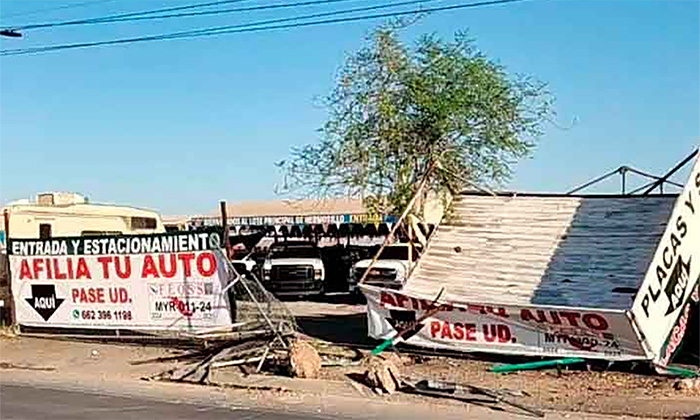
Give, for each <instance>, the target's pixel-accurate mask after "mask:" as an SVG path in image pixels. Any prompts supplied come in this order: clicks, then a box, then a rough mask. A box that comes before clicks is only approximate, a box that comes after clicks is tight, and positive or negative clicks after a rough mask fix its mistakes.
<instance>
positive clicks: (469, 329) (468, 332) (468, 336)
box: [464, 324, 476, 341]
mask: <svg viewBox="0 0 700 420" xmlns="http://www.w3.org/2000/svg"><path fill="white" fill-rule="evenodd" d="M464 330H465V334H464V339H465V340H466V341H476V335H475V334H476V324H465V325H464Z"/></svg>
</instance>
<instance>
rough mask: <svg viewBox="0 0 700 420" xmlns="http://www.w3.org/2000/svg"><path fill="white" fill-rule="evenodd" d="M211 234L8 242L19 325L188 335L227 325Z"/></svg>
mask: <svg viewBox="0 0 700 420" xmlns="http://www.w3.org/2000/svg"><path fill="white" fill-rule="evenodd" d="M219 244H220V237H219V235H218V234H216V233H212V232H209V233H202V232H200V233H192V232H190V233H177V234H162V235H139V236H110V237H99V238H55V239H51V240H45V241H38V240H11V241H10V246H9V251H10V266H11V274H12V290H13V294H14V299H15V310H16V315H17V323H18V324H20V325H24V326H34V327H61V328H88V329H89V328H119V329H135V330H138V329H149V330H173V331H190V332H194V331H196V329H198V328H210V327H217V326H223V325H228V324H231V323H232V320H231V315H230V314H231V311H230V307H229V302H228V299H227V298H226V296H224V295H222V293H221V292H222V290H223V288H224V287H225V286H226V284H227V283H228V278H229V277H228V275H227V269H226V266H225V264H224V261H222V260H221V259H220V258H219V257H218V255H220V254H217V253H216V252H214V251H213V249H215V248H217V247H218V246H219Z"/></svg>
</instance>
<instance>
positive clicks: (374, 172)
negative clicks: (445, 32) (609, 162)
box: [281, 27, 553, 213]
mask: <svg viewBox="0 0 700 420" xmlns="http://www.w3.org/2000/svg"><path fill="white" fill-rule="evenodd" d="M552 102H553V100H552V97H551V95H550V94H549V93H548V91H547V90H546V86H545V85H544V84H543V83H540V82H538V81H536V80H534V79H532V78H531V77H526V76H520V75H509V74H508V73H507V72H506V70H505V69H504V67H502V66H501V65H499V64H498V63H496V62H495V61H493V60H491V59H489V58H488V57H486V56H485V55H484V54H482V53H481V52H479V50H478V49H477V48H476V47H475V45H474V43H473V41H472V40H470V39H469V38H468V37H467V36H466V35H465V34H464V33H459V34H457V35H456V36H455V37H454V40H452V41H449V42H446V41H443V40H441V39H439V38H437V37H436V36H433V35H428V36H423V37H421V38H419V39H418V40H417V41H416V42H415V44H414V45H412V46H409V45H406V44H405V43H403V42H402V41H400V39H399V36H398V33H397V29H396V28H391V27H382V28H380V29H378V30H376V31H375V32H374V33H373V34H372V35H371V36H370V37H369V38H368V42H367V44H366V45H365V46H364V47H363V48H362V49H360V50H359V51H358V52H357V53H355V54H354V55H352V56H350V57H349V58H348V60H347V62H346V63H345V65H344V67H343V68H342V69H341V71H340V72H339V75H338V78H337V84H336V86H335V88H334V89H333V91H332V92H331V94H330V95H329V96H328V97H327V98H326V103H325V105H326V106H327V108H328V112H329V115H328V119H327V121H326V123H325V124H324V126H323V127H322V128H321V130H320V132H321V139H320V142H318V143H316V144H309V145H305V146H302V147H297V148H294V149H292V155H291V157H290V159H289V160H287V161H285V162H283V163H281V166H282V167H283V169H284V173H285V188H286V189H287V190H296V191H299V190H302V191H304V192H305V193H307V194H313V195H316V196H319V195H320V196H336V195H352V196H360V197H362V198H363V199H364V200H365V203H366V204H368V205H369V206H370V207H372V208H374V209H375V210H376V211H378V212H384V213H388V212H393V211H401V210H402V209H403V208H404V207H405V205H406V204H407V203H408V201H409V200H410V199H411V197H412V196H413V195H414V194H415V191H416V188H417V187H418V185H419V183H420V181H421V180H423V179H424V178H426V179H427V186H428V188H427V189H426V190H427V191H430V192H433V193H437V194H439V195H440V196H442V197H445V196H447V195H449V194H451V193H454V192H458V191H460V190H462V189H464V188H465V187H467V186H468V185H469V184H470V183H472V182H473V183H479V184H484V185H498V184H500V183H502V182H503V181H505V180H507V179H508V178H509V176H510V175H511V166H512V164H513V163H514V162H516V161H517V160H518V159H520V158H523V157H525V156H527V155H528V154H529V153H531V151H532V149H533V147H534V142H535V140H536V139H537V137H538V136H539V135H541V133H542V127H543V124H544V123H545V122H546V121H547V120H548V119H549V117H550V116H551V115H552V112H553V111H552Z"/></svg>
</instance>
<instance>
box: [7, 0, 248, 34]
mask: <svg viewBox="0 0 700 420" xmlns="http://www.w3.org/2000/svg"><path fill="white" fill-rule="evenodd" d="M242 1H247V0H219V1H211V2H206V3H195V4H188V5H185V6H176V7H166V8H163V9H153V10H144V11H141V12H129V13H120V14H117V15H108V16H103V17H96V18H88V19H77V20H67V21H63V22H53V23H37V24H33V25H21V26H11V27H7V28H5V29H13V30H16V31H19V30H28V29H38V28H52V27H55V26H67V25H81V24H88V23H99V22H101V21H110V20H112V19H124V18H129V17H133V16H142V15H153V14H157V13H166V12H175V11H178V10H189V9H196V8H200V7H210V6H220V5H223V4H230V3H239V2H242Z"/></svg>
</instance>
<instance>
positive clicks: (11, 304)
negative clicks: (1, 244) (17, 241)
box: [2, 209, 17, 325]
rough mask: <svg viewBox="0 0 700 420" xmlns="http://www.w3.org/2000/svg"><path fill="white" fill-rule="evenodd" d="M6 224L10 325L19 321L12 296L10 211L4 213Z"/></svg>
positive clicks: (6, 210)
mask: <svg viewBox="0 0 700 420" xmlns="http://www.w3.org/2000/svg"><path fill="white" fill-rule="evenodd" d="M2 215H3V219H4V224H5V257H6V258H7V313H8V321H9V322H10V325H14V324H15V322H16V321H17V318H16V314H15V297H14V295H13V294H12V267H11V265H10V210H8V209H4V210H3V212H2Z"/></svg>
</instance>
